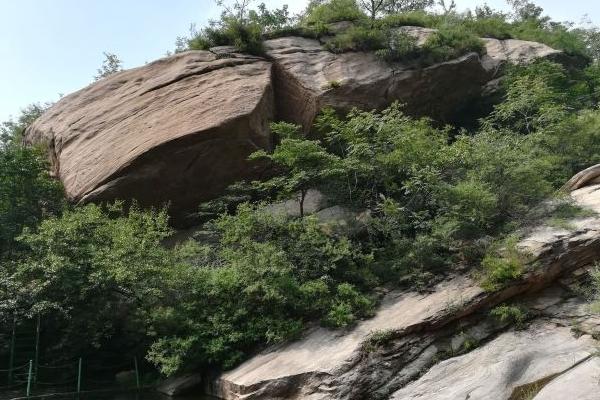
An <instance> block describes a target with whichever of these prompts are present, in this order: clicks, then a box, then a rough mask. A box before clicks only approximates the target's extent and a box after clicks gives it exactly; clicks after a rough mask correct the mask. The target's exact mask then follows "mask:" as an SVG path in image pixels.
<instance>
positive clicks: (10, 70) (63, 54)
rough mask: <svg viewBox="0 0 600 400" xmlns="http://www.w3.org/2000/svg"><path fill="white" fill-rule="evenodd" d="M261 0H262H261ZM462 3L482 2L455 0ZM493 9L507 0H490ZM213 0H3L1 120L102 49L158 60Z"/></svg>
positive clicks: (557, 4)
mask: <svg viewBox="0 0 600 400" xmlns="http://www.w3.org/2000/svg"><path fill="white" fill-rule="evenodd" d="M257 2H260V0H257ZM306 2H307V1H306V0H265V3H267V5H269V6H271V7H275V6H277V7H278V6H281V5H282V4H286V3H287V4H289V5H290V8H291V9H292V10H296V11H299V10H301V9H302V8H304V6H305V4H306ZM456 2H457V4H458V5H459V8H461V9H463V8H467V7H474V6H475V5H477V4H481V3H482V1H480V0H457V1H456ZM537 3H538V4H539V5H541V6H543V7H544V8H545V9H546V12H547V14H549V15H551V16H552V17H553V18H554V19H557V20H572V21H579V20H581V17H582V16H583V15H584V14H588V15H589V16H590V18H591V19H592V20H593V21H594V22H595V23H600V2H597V1H596V0H594V1H589V0H571V1H568V2H566V1H564V0H539V1H538V2H537ZM488 4H490V5H491V6H494V7H495V8H502V7H505V2H504V0H488ZM218 14H219V9H218V7H217V6H216V5H215V2H214V1H213V0H168V1H167V0H0V121H4V120H6V119H8V118H9V116H10V115H16V114H18V112H19V109H20V108H22V107H24V106H26V105H27V104H29V103H32V102H44V101H55V100H57V99H58V95H59V93H63V94H67V93H70V92H73V91H75V90H77V89H79V88H81V87H83V86H85V85H87V84H89V83H90V82H91V81H92V79H93V76H94V75H95V74H96V69H97V68H98V67H99V66H100V65H101V64H102V60H103V58H104V56H103V54H102V52H103V51H109V52H113V53H116V54H117V55H118V56H119V57H120V58H121V59H122V60H123V62H124V65H125V67H126V68H131V67H135V66H139V65H142V64H144V63H145V62H147V61H151V60H154V59H156V58H159V57H161V56H163V55H164V54H165V52H166V51H167V50H172V49H173V47H174V41H175V38H176V37H177V36H179V35H182V34H185V33H186V32H187V30H188V27H189V25H190V23H192V22H195V23H197V24H198V26H201V25H203V24H204V23H206V21H207V20H208V19H211V18H215V17H217V16H218Z"/></svg>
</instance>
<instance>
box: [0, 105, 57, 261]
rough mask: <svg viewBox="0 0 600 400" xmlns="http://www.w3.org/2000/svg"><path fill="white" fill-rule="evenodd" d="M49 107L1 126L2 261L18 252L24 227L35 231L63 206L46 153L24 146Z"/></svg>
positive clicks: (34, 108) (25, 113)
mask: <svg viewBox="0 0 600 400" xmlns="http://www.w3.org/2000/svg"><path fill="white" fill-rule="evenodd" d="M47 107H48V105H40V104H32V105H30V106H28V107H27V108H25V109H24V110H23V111H22V113H21V114H20V115H19V117H18V118H17V119H16V121H13V120H10V121H6V122H4V123H2V125H1V126H0V259H2V257H6V256H9V255H11V254H12V253H13V251H14V250H16V247H15V245H16V244H15V238H16V237H17V236H18V235H19V234H20V233H21V231H22V229H23V228H24V227H30V228H33V227H35V226H36V225H37V224H38V223H39V222H40V221H41V220H42V219H43V218H45V217H47V216H50V215H54V214H57V213H59V212H60V210H61V208H62V206H63V200H62V199H63V192H62V187H61V185H60V183H59V182H58V181H57V180H56V179H54V178H53V177H51V176H50V172H49V164H48V161H47V159H46V154H45V152H44V151H43V149H41V148H36V147H28V146H24V145H23V144H22V137H23V133H24V131H25V129H26V127H27V126H29V125H30V124H31V123H32V122H33V121H34V120H35V119H36V118H37V117H39V116H40V115H41V114H42V113H43V112H44V111H45V110H46V108H47Z"/></svg>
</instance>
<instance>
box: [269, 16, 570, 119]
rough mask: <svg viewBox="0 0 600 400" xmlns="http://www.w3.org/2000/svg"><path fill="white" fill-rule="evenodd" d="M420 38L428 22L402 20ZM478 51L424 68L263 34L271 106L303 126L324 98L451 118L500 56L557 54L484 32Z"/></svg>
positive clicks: (490, 77) (339, 104)
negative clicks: (270, 70)
mask: <svg viewBox="0 0 600 400" xmlns="http://www.w3.org/2000/svg"><path fill="white" fill-rule="evenodd" d="M400 29H401V30H403V31H405V32H407V33H409V34H410V35H413V36H415V37H416V38H417V41H418V43H419V44H423V43H424V42H425V40H426V39H427V37H428V36H429V35H431V34H432V33H433V32H435V30H433V29H427V28H418V27H403V28H400ZM484 41H485V45H486V49H485V50H486V51H485V53H486V54H485V55H483V56H481V57H480V56H479V55H478V54H475V53H470V54H467V55H465V56H462V57H460V58H458V59H455V60H451V61H448V62H444V63H440V64H435V65H432V66H430V67H427V68H415V66H414V65H410V64H402V63H387V62H384V61H382V60H381V59H380V58H378V57H377V56H376V55H375V54H373V53H363V52H348V53H342V54H333V53H331V52H329V51H327V50H326V49H324V48H323V46H322V45H321V43H320V42H319V41H318V40H314V39H308V38H302V37H284V38H278V39H273V40H268V41H266V42H265V47H266V50H267V55H268V57H269V58H271V59H273V61H274V63H275V87H276V90H277V93H278V100H279V101H278V104H277V112H278V115H279V116H281V117H282V118H284V119H287V120H290V121H294V122H296V123H299V124H302V125H303V126H304V127H305V128H307V127H310V125H311V124H312V121H313V120H314V118H315V116H316V115H317V113H318V112H319V110H320V109H322V108H323V107H326V106H331V107H333V108H335V109H338V110H343V111H349V110H350V109H351V108H353V107H358V108H362V109H367V110H370V109H379V108H383V107H386V106H387V105H389V104H390V103H392V102H394V101H399V102H401V103H404V104H406V110H407V112H409V113H410V114H415V115H427V116H430V117H433V118H434V119H437V120H441V121H450V120H452V118H453V116H454V114H455V113H456V112H457V110H461V109H462V108H463V107H465V106H466V105H467V104H469V103H470V102H471V101H473V99H475V98H478V97H480V96H481V95H482V93H483V91H484V89H486V86H487V85H488V84H489V83H490V82H494V81H496V80H497V79H498V78H499V77H500V75H501V71H502V67H503V66H504V65H505V64H506V63H507V62H511V63H528V62H531V61H532V60H534V59H536V58H551V57H558V56H559V55H560V54H562V53H561V52H559V51H557V50H554V49H552V48H550V47H548V46H546V45H544V44H540V43H534V42H527V41H522V40H513V39H509V40H497V39H485V40H484Z"/></svg>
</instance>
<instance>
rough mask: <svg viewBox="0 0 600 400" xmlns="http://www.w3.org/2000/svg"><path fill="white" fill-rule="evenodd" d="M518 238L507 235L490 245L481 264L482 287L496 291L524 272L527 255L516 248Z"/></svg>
mask: <svg viewBox="0 0 600 400" xmlns="http://www.w3.org/2000/svg"><path fill="white" fill-rule="evenodd" d="M518 241H519V238H518V236H516V235H512V236H509V237H508V238H507V239H505V240H504V241H502V242H500V243H497V244H495V245H494V246H492V248H491V249H490V251H489V252H488V254H486V256H485V257H484V259H483V261H482V262H481V265H482V267H483V271H484V280H483V288H484V289H485V290H488V291H496V290H499V289H501V288H503V287H504V286H505V285H506V284H507V283H508V282H510V281H513V280H515V279H518V278H520V277H521V276H522V275H523V273H524V272H525V264H526V263H527V256H526V255H525V254H523V253H522V252H521V251H520V250H519V249H518V248H517V244H518Z"/></svg>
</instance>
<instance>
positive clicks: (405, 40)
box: [376, 31, 421, 62]
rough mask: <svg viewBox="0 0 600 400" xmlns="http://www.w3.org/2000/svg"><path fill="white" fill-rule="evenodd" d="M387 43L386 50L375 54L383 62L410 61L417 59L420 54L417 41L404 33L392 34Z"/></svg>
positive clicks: (396, 32) (395, 32)
mask: <svg viewBox="0 0 600 400" xmlns="http://www.w3.org/2000/svg"><path fill="white" fill-rule="evenodd" d="M387 42H388V45H387V48H385V49H381V50H377V52H376V54H377V56H378V57H381V58H382V59H384V60H385V61H389V62H394V61H411V60H414V59H417V58H418V57H419V56H420V54H421V52H420V49H419V47H418V46H417V39H416V38H415V37H414V36H412V35H410V34H408V33H406V32H401V31H400V32H399V31H394V32H392V33H391V34H390V37H389V38H388V39H387Z"/></svg>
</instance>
